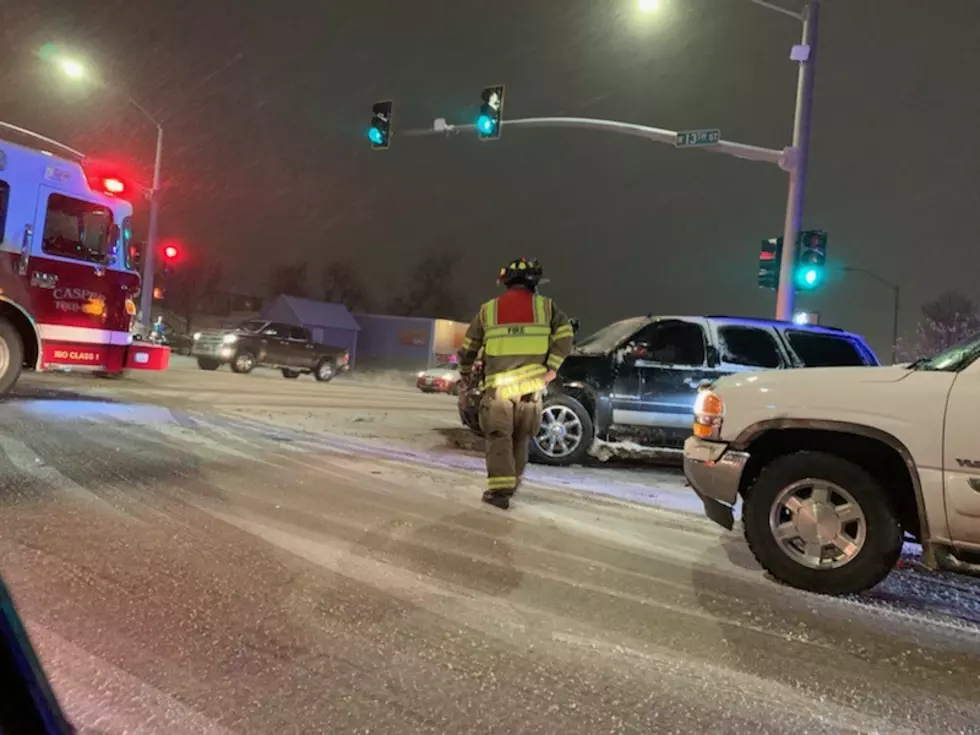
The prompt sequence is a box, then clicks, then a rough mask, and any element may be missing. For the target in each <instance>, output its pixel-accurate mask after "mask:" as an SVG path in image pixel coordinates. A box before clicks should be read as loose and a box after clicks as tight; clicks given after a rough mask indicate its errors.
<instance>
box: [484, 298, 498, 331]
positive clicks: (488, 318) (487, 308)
mask: <svg viewBox="0 0 980 735" xmlns="http://www.w3.org/2000/svg"><path fill="white" fill-rule="evenodd" d="M483 309H484V311H483V326H484V328H490V327H495V326H497V300H496V299H491V300H490V301H488V302H487V303H485V304H484V305H483Z"/></svg>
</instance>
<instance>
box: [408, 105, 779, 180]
mask: <svg viewBox="0 0 980 735" xmlns="http://www.w3.org/2000/svg"><path fill="white" fill-rule="evenodd" d="M500 124H501V125H508V126H513V127H525V128H578V129H581V130H600V131H605V132H609V133H620V134H622V135H632V136H635V137H638V138H646V139H647V140H652V141H655V142H657V143H666V144H667V145H670V146H674V144H675V142H676V140H677V131H674V130H666V129H664V128H654V127H650V126H649V125H638V124H636V123H628V122H620V121H619V120H600V119H596V118H591V117H525V118H519V119H505V120H502V121H501V123H500ZM469 130H474V131H475V130H476V125H449V124H448V123H446V121H445V120H444V119H442V118H439V119H437V120H436V121H435V124H434V126H433V127H432V129H430V130H410V131H406V132H405V133H403V135H413V136H418V135H436V134H440V133H442V134H447V135H448V134H452V133H459V132H463V131H469ZM698 148H699V150H708V151H715V152H716V153H724V154H726V155H729V156H734V157H735V158H743V159H746V160H749V161H762V162H764V163H775V164H777V165H778V166H780V167H781V168H783V169H784V170H788V169H789V168H790V167H791V166H792V164H793V160H794V158H795V156H794V155H793V152H792V150H791V149H783V150H781V151H777V150H775V149H772V148H762V147H760V146H755V145H747V144H745V143H735V142H733V141H729V140H719V141H718V143H716V144H714V145H707V146H699V147H698Z"/></svg>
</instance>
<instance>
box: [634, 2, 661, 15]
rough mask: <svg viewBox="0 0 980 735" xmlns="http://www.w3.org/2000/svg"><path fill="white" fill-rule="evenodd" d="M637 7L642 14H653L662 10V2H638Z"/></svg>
mask: <svg viewBox="0 0 980 735" xmlns="http://www.w3.org/2000/svg"><path fill="white" fill-rule="evenodd" d="M636 7H637V9H638V10H639V11H640V12H641V13H653V12H655V11H657V10H660V0H637V3H636Z"/></svg>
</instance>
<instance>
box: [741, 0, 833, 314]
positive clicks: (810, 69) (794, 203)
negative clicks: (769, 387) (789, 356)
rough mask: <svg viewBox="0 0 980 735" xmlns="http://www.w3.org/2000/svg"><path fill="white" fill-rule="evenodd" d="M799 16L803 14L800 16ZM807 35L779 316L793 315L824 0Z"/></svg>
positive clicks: (814, 3)
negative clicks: (818, 31)
mask: <svg viewBox="0 0 980 735" xmlns="http://www.w3.org/2000/svg"><path fill="white" fill-rule="evenodd" d="M753 1H754V2H755V3H756V4H757V5H762V6H763V7H768V8H770V9H774V10H779V11H780V12H784V13H786V14H790V15H794V16H795V13H792V12H791V11H786V10H785V9H784V8H779V7H778V6H775V5H772V4H770V3H767V2H761V1H760V0H753ZM797 17H799V16H797ZM801 19H802V21H803V38H802V42H801V45H800V46H797V47H795V48H794V49H793V55H792V58H793V59H794V60H795V61H798V62H799V64H800V69H799V74H798V78H797V84H796V112H795V115H794V119H793V148H794V149H795V150H796V152H797V154H796V155H797V158H796V160H795V162H794V163H795V165H794V166H792V167H791V168H790V171H789V192H788V195H787V201H786V221H785V224H784V227H783V252H782V263H781V264H780V268H779V290H778V291H777V292H776V318H777V319H779V320H781V321H789V320H790V319H792V318H793V296H794V285H793V278H794V274H795V269H796V247H795V245H796V238H797V234H798V233H799V231H800V228H801V226H802V221H803V201H804V197H805V195H806V170H807V163H808V160H809V157H810V122H811V118H812V115H813V82H814V75H815V73H816V60H817V29H818V24H819V20H820V0H811V2H810V4H809V6H808V7H807V9H806V10H805V11H804V14H803V16H802V18H801Z"/></svg>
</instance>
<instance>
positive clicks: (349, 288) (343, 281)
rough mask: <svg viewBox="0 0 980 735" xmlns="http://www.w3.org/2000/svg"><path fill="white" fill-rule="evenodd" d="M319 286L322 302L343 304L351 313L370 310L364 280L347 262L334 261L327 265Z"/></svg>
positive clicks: (369, 300)
mask: <svg viewBox="0 0 980 735" xmlns="http://www.w3.org/2000/svg"><path fill="white" fill-rule="evenodd" d="M321 285H322V287H323V288H322V293H323V300H324V301H332V302H334V303H337V304H343V305H344V306H346V307H347V308H348V309H349V310H351V311H362V312H366V311H370V310H371V297H370V295H369V294H368V290H367V287H366V285H365V284H364V280H363V279H362V278H361V274H360V271H358V270H357V268H356V267H355V266H354V264H353V263H351V262H350V261H349V260H336V261H334V262H333V263H330V264H329V265H327V267H326V268H324V269H323V276H322V280H321Z"/></svg>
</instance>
